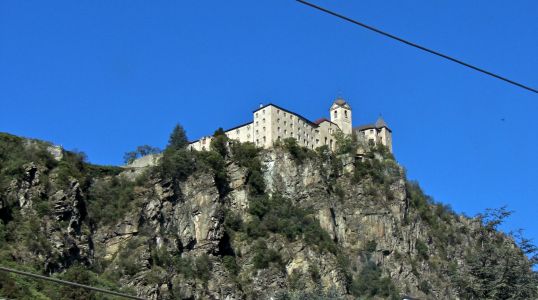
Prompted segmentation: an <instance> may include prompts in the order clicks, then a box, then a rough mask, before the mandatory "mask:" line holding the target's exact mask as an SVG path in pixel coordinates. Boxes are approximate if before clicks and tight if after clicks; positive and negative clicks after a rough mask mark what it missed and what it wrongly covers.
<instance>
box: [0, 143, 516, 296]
mask: <svg viewBox="0 0 538 300" xmlns="http://www.w3.org/2000/svg"><path fill="white" fill-rule="evenodd" d="M228 151H229V154H228V155H227V156H225V157H220V158H219V156H210V155H215V154H211V153H210V154H196V153H194V154H193V153H187V152H185V153H184V154H181V155H183V156H184V157H183V156H181V160H180V161H181V162H182V163H183V164H194V165H195V167H194V168H191V167H192V166H191V167H189V170H191V169H192V171H191V172H190V173H189V174H188V176H186V177H184V178H175V177H174V176H166V175H163V174H165V173H163V171H162V170H161V169H159V165H158V164H157V165H151V166H147V167H145V168H137V169H136V170H134V171H133V170H130V169H128V168H127V169H118V170H115V169H114V170H110V169H103V170H101V171H100V172H95V171H94V170H93V169H88V168H87V169H84V168H83V165H81V166H82V167H80V168H79V169H70V168H67V167H66V164H67V163H66V159H69V158H70V157H71V156H69V155H66V154H63V153H62V155H60V154H58V153H56V152H55V156H54V158H53V160H55V161H57V162H58V161H59V163H60V165H57V164H55V163H49V164H47V163H43V162H39V161H35V162H34V161H32V162H27V163H25V164H24V165H23V166H22V167H21V175H20V176H19V177H17V178H15V179H12V180H11V181H9V184H8V188H7V189H6V190H5V191H3V192H2V193H0V212H1V214H0V217H1V220H2V223H3V224H7V225H6V226H10V225H9V224H15V223H16V224H18V226H19V227H20V228H18V229H17V230H16V234H14V235H13V236H12V237H8V239H7V241H8V243H7V244H4V245H8V247H4V248H1V249H0V250H2V251H4V252H1V251H0V255H3V254H2V253H9V255H8V256H9V257H10V259H11V260H14V261H17V262H18V263H24V264H30V263H31V262H33V263H34V264H35V265H37V266H41V268H42V271H43V272H44V273H48V274H63V273H65V272H69V270H70V268H71V267H72V266H75V265H82V266H84V267H85V268H87V269H88V270H92V271H91V272H94V273H95V274H96V275H95V276H100V277H103V278H107V280H110V281H112V282H115V283H116V284H117V285H118V287H122V288H123V289H124V290H126V291H128V292H130V293H133V294H137V295H138V296H141V297H144V298H147V299H228V300H231V299H277V298H279V299H280V298H281V299H288V298H289V297H303V298H305V297H306V298H311V297H313V295H315V296H321V297H332V299H355V297H357V296H359V295H361V296H363V297H366V298H372V299H380V298H390V297H394V296H395V295H403V294H409V295H413V296H415V297H419V298H424V299H459V298H462V297H460V296H457V295H463V294H462V293H463V292H464V291H463V288H462V286H464V285H463V284H462V283H461V281H462V280H463V279H462V278H465V277H464V276H466V274H464V273H461V272H459V271H458V270H460V269H461V270H463V269H469V267H468V266H467V264H468V261H469V259H468V253H469V251H471V250H472V249H474V248H472V247H474V246H473V245H475V244H476V238H477V237H476V234H474V235H473V234H472V233H476V232H478V231H479V230H481V228H483V226H482V225H481V224H482V223H481V222H480V221H479V220H473V219H468V218H466V217H463V216H459V215H457V214H454V213H453V212H451V211H449V210H447V209H446V208H445V207H444V206H442V205H439V204H435V203H433V202H428V201H429V200H428V198H427V196H425V195H423V194H421V191H420V189H419V188H418V186H416V185H413V184H410V183H409V182H408V181H407V180H406V178H405V174H404V171H403V169H402V168H401V167H400V166H399V165H398V164H397V163H396V162H395V161H394V160H393V159H392V158H390V157H386V156H384V155H383V153H372V155H370V156H366V157H364V158H361V159H358V158H356V157H354V156H351V155H349V154H341V155H339V156H337V155H333V154H327V153H325V154H323V153H321V154H316V153H314V152H310V154H308V153H307V155H305V156H304V157H297V156H295V155H297V154H293V152H290V151H288V150H286V149H284V148H279V147H277V148H275V149H270V150H263V151H261V152H260V151H259V150H257V151H258V152H259V153H258V152H256V153H257V154H256V156H255V157H251V158H250V159H251V160H252V161H245V158H244V157H237V156H234V152H233V151H234V150H233V149H231V150H230V149H228ZM305 151H306V150H305ZM245 153H246V152H245ZM305 153H306V152H305ZM71 159H72V158H71ZM61 163H64V164H63V165H61ZM258 163H259V164H258ZM189 166H190V165H189ZM180 167H181V165H178V168H180ZM217 167H218V168H220V169H217ZM92 172H93V173H92ZM0 179H2V178H0ZM256 180H257V181H256ZM261 186H263V191H261V189H262V187H261ZM2 223H0V225H1V224H2ZM2 228H4V227H1V226H0V233H2V232H1V230H2ZM490 235H492V233H490ZM493 235H495V234H493ZM0 238H3V237H2V234H0ZM32 238H34V239H35V240H36V242H35V243H29V242H28V240H30V239H32ZM501 239H503V241H504V242H503V243H508V244H510V241H509V240H508V239H507V238H505V237H502V236H501ZM507 241H508V242H507ZM9 243H12V244H13V245H11V244H9ZM15 243H18V244H16V245H15ZM512 245H513V242H512ZM513 249H516V250H517V248H515V246H514V247H513ZM514 251H515V250H514ZM514 253H516V254H514V255H515V256H514V257H516V258H515V259H516V261H518V262H521V265H525V258H524V256H523V255H522V254H521V253H520V252H517V251H515V252H514ZM517 255H520V256H517ZM4 257H6V256H5V255H4ZM469 272H471V271H469ZM92 274H93V273H92ZM373 287H375V288H377V291H376V290H372V289H373ZM0 291H2V289H1V287H0ZM309 293H310V294H309ZM301 295H302V296H301ZM308 295H310V296H308ZM286 297H288V298H286ZM463 298H465V297H463Z"/></svg>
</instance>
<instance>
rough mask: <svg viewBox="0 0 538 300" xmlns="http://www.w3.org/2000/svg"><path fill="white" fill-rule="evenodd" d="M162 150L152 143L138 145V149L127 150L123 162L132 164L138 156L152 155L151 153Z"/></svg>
mask: <svg viewBox="0 0 538 300" xmlns="http://www.w3.org/2000/svg"><path fill="white" fill-rule="evenodd" d="M160 152H161V149H159V148H157V147H152V146H150V145H142V146H138V147H136V150H134V151H129V152H126V153H125V155H123V162H124V163H126V164H130V163H132V162H133V161H134V160H135V159H137V158H140V157H143V156H146V155H150V154H157V153H160Z"/></svg>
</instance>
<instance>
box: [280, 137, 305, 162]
mask: <svg viewBox="0 0 538 300" xmlns="http://www.w3.org/2000/svg"><path fill="white" fill-rule="evenodd" d="M276 146H281V147H283V148H284V149H286V150H287V151H288V152H289V153H290V154H291V157H292V158H293V159H294V160H295V161H296V162H297V163H299V164H302V163H303V162H304V161H305V160H306V159H307V158H312V157H314V152H313V151H312V150H310V149H308V148H306V147H301V146H300V145H299V144H298V143H297V140H296V139H295V138H291V137H290V138H285V139H283V140H282V142H281V143H279V144H277V145H276Z"/></svg>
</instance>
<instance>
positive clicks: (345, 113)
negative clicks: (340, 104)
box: [344, 110, 347, 119]
mask: <svg viewBox="0 0 538 300" xmlns="http://www.w3.org/2000/svg"><path fill="white" fill-rule="evenodd" d="M344 116H345V117H346V119H347V110H344Z"/></svg>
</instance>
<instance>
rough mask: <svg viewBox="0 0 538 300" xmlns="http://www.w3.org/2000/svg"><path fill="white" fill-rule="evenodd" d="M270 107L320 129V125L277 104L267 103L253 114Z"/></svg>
mask: <svg viewBox="0 0 538 300" xmlns="http://www.w3.org/2000/svg"><path fill="white" fill-rule="evenodd" d="M268 106H274V107H276V108H278V109H280V110H282V111H285V112H287V113H289V114H292V115H295V116H297V117H298V118H300V119H302V120H303V121H305V122H306V123H308V124H310V125H312V126H314V127H318V124H316V123H314V122H312V121H310V120H308V119H307V118H305V117H303V116H301V115H300V114H298V113H294V112H292V111H289V110H287V109H285V108H282V107H280V106H278V105H276V104H273V103H267V104H266V105H263V106H260V107H259V108H258V109H256V110H254V111H253V113H255V112H257V111H258V110H260V109H264V108H266V107H268Z"/></svg>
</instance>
